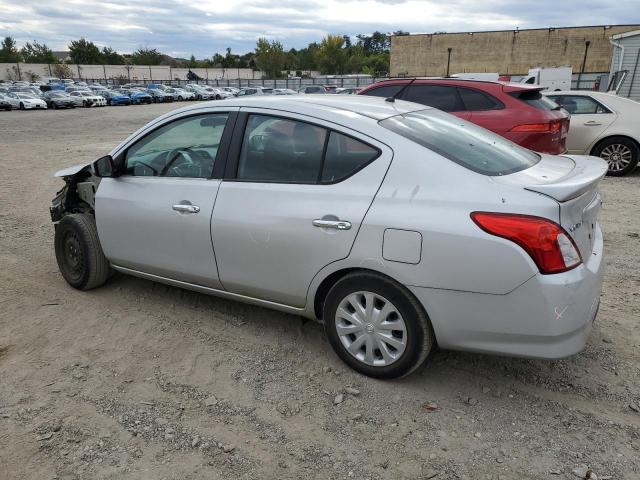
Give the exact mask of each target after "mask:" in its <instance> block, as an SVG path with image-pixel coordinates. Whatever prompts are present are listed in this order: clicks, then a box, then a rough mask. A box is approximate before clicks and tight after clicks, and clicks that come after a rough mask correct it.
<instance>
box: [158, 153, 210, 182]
mask: <svg viewBox="0 0 640 480" xmlns="http://www.w3.org/2000/svg"><path fill="white" fill-rule="evenodd" d="M180 157H182V158H183V159H184V160H185V162H183V163H181V164H180V165H177V166H176V168H178V167H182V166H185V167H189V166H193V165H198V164H200V165H201V164H202V156H201V155H200V154H199V153H198V152H196V151H195V150H192V149H191V148H189V147H178V148H174V149H173V150H171V151H170V152H169V153H168V154H167V156H166V158H165V160H166V161H167V164H166V165H165V166H164V168H163V169H162V170H161V171H160V175H162V176H164V175H166V173H167V172H168V171H169V169H170V168H171V166H172V165H173V164H174V163H175V162H176V160H177V159H178V158H180Z"/></svg>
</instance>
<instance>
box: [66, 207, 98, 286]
mask: <svg viewBox="0 0 640 480" xmlns="http://www.w3.org/2000/svg"><path fill="white" fill-rule="evenodd" d="M54 243H55V251H56V260H57V262H58V267H59V268H60V273H62V276H63V277H64V279H65V280H66V281H67V283H68V284H69V285H71V286H72V287H74V288H77V289H79V290H90V289H92V288H96V287H99V286H101V285H102V284H104V283H105V282H106V281H107V279H108V278H109V275H111V267H110V266H109V262H108V260H107V259H106V257H105V256H104V253H103V252H102V247H101V246H100V240H99V239H98V231H97V229H96V224H95V220H94V218H93V216H92V215H87V214H80V213H74V214H72V215H66V216H64V217H62V220H60V222H59V223H58V224H57V225H56V231H55V242H54Z"/></svg>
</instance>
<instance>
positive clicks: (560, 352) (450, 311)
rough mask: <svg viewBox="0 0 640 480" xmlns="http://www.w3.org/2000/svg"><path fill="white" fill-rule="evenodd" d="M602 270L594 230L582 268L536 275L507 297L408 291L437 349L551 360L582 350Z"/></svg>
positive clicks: (600, 243)
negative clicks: (429, 324) (428, 320)
mask: <svg viewBox="0 0 640 480" xmlns="http://www.w3.org/2000/svg"><path fill="white" fill-rule="evenodd" d="M603 268H604V261H603V240H602V231H601V230H600V227H599V226H598V227H597V229H596V238H595V242H594V245H593V252H592V254H591V255H590V257H589V259H588V260H587V262H586V263H584V264H582V265H580V266H579V267H577V268H574V269H573V270H570V271H568V272H564V273H561V274H556V275H541V274H536V275H535V276H533V277H532V278H530V279H529V280H527V281H526V282H525V283H524V284H522V285H520V286H519V287H518V288H516V289H515V290H513V291H512V292H510V293H508V294H505V295H488V294H481V293H472V292H460V291H452V290H437V289H429V288H421V287H410V290H411V291H412V292H413V293H414V295H415V296H416V297H417V298H418V300H419V301H420V302H421V303H422V304H423V305H424V307H425V309H426V311H427V312H428V314H429V317H430V318H431V322H432V324H433V328H434V332H435V334H436V338H437V340H438V344H439V345H440V346H441V347H442V348H447V349H452V350H468V351H474V352H483V353H495V354H503V355H510V356H517V357H527V358H544V359H556V358H563V357H568V356H570V355H573V354H576V353H578V352H580V351H581V350H582V349H583V348H584V346H585V344H586V342H587V338H588V336H589V333H590V332H591V327H592V323H593V321H594V320H595V317H596V315H597V312H598V307H599V304H600V293H601V290H602V277H603Z"/></svg>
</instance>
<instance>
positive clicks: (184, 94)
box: [172, 87, 196, 102]
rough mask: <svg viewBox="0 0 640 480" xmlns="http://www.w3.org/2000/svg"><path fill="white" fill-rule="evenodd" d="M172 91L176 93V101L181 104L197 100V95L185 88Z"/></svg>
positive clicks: (175, 88) (176, 88)
mask: <svg viewBox="0 0 640 480" xmlns="http://www.w3.org/2000/svg"><path fill="white" fill-rule="evenodd" d="M172 90H173V91H174V100H177V101H179V102H181V101H183V100H195V99H196V94H195V93H194V92H191V91H189V90H185V89H184V88H178V87H174V88H173V89H172Z"/></svg>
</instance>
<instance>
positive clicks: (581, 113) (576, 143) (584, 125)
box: [549, 95, 617, 154]
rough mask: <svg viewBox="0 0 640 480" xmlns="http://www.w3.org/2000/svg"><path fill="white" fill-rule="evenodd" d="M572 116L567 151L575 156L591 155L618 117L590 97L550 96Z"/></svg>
mask: <svg viewBox="0 0 640 480" xmlns="http://www.w3.org/2000/svg"><path fill="white" fill-rule="evenodd" d="M549 98H551V99H552V100H553V101H555V102H556V103H557V104H558V105H560V106H561V107H562V108H564V109H565V110H566V111H567V112H569V113H570V114H571V124H570V127H569V135H568V136H567V150H568V151H569V153H574V154H589V152H590V151H591V148H592V147H593V145H594V144H595V143H596V142H597V141H598V139H599V138H600V136H601V135H602V133H604V131H605V130H606V129H607V128H609V126H611V124H612V123H613V122H614V121H615V120H616V117H617V115H616V114H615V113H614V112H613V111H612V110H610V109H609V108H607V107H606V106H604V105H603V104H602V103H600V102H598V101H597V100H596V99H594V98H593V97H591V96H589V95H549Z"/></svg>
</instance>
